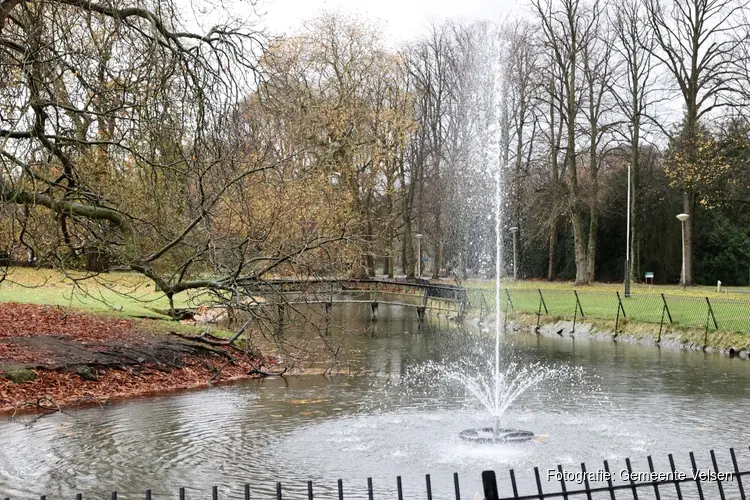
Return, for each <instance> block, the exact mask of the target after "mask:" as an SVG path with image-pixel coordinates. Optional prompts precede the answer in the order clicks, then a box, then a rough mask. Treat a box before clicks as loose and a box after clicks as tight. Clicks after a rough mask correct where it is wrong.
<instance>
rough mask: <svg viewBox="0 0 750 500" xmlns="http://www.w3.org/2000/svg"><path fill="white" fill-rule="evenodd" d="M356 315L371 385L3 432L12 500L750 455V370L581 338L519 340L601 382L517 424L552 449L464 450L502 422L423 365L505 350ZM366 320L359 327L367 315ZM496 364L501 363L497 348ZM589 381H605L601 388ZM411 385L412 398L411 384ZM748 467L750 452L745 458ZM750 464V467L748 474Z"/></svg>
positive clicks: (118, 407) (217, 400)
mask: <svg viewBox="0 0 750 500" xmlns="http://www.w3.org/2000/svg"><path fill="white" fill-rule="evenodd" d="M337 313H338V314H340V315H342V316H341V317H342V322H343V318H346V317H348V318H351V317H359V318H360V320H359V327H360V332H359V333H357V334H356V335H355V337H354V338H352V339H351V342H350V345H351V347H352V349H350V352H349V355H350V357H351V359H352V363H354V364H355V365H356V366H358V367H362V368H366V370H364V371H361V372H359V374H358V375H355V376H333V377H323V376H301V377H298V378H290V379H288V380H281V379H267V380H263V381H249V382H245V383H240V384H236V385H232V386H222V387H217V388H213V389H210V390H205V391H197V392H186V393H182V394H178V395H173V396H165V397H156V398H150V399H142V400H131V401H126V402H121V403H116V404H114V405H113V406H111V407H107V408H86V409H79V410H75V411H71V412H69V414H57V415H52V416H49V417H45V418H43V419H41V420H40V421H38V422H37V423H35V424H34V425H33V426H32V427H29V428H27V427H25V426H24V425H23V424H22V423H19V422H12V421H10V420H9V419H6V420H5V421H3V422H0V445H2V446H0V495H1V496H2V497H7V496H9V497H15V498H19V497H25V498H30V497H33V496H37V495H40V494H47V495H49V496H52V497H55V498H73V495H74V494H75V493H76V492H78V491H81V492H83V493H84V494H85V496H87V497H89V498H92V497H104V496H105V495H107V496H108V494H109V491H111V490H112V489H117V490H118V491H119V492H120V493H121V494H122V495H125V496H133V495H134V494H136V493H137V494H138V495H139V496H141V495H142V492H143V491H144V490H145V489H146V488H152V489H153V490H154V495H155V496H157V497H158V496H162V497H164V498H166V497H167V496H169V498H174V497H175V494H176V491H177V489H178V487H180V486H185V487H187V489H188V497H189V498H191V497H192V498H197V497H198V496H199V494H201V495H208V494H209V492H210V487H211V485H213V484H217V485H220V493H221V495H222V497H223V498H224V497H226V496H227V495H229V496H230V497H236V498H241V496H242V484H244V483H250V484H251V491H252V494H253V497H254V498H271V497H272V496H273V494H274V484H275V481H277V480H281V481H282V482H283V483H284V487H285V492H287V493H288V495H286V496H287V498H302V497H304V495H305V484H304V481H306V480H308V479H311V480H313V481H314V482H315V484H316V488H318V490H317V491H319V492H320V493H324V494H326V496H329V497H331V498H332V497H333V492H334V491H335V487H336V479H338V478H342V479H344V485H345V491H346V497H347V498H350V497H356V498H365V497H366V491H367V490H366V487H365V485H366V482H365V481H366V478H367V477H368V476H372V477H373V480H374V484H375V489H376V497H377V498H386V497H388V495H389V494H391V493H392V492H393V491H394V490H395V476H396V475H402V476H403V477H404V486H405V492H406V494H407V498H424V486H423V485H424V474H426V473H430V474H431V475H432V481H433V489H434V492H435V496H436V498H449V497H450V495H451V492H452V473H453V472H454V471H456V472H459V474H460V476H461V480H462V488H463V493H464V494H463V497H464V498H473V496H474V493H475V492H476V491H480V485H479V473H480V472H481V470H484V469H487V468H493V469H495V470H497V471H499V472H500V479H501V480H504V478H505V477H506V474H505V473H504V472H503V471H504V470H506V469H509V468H516V470H517V475H518V477H519V481H529V480H531V481H532V483H531V484H533V477H532V476H530V473H531V469H532V468H533V466H535V465H539V466H540V467H541V468H546V467H548V466H549V467H555V466H556V465H557V464H558V463H559V464H562V465H563V466H565V467H570V468H575V467H577V466H578V465H579V464H580V462H582V461H586V462H587V463H589V468H591V467H598V466H599V464H601V461H602V460H604V459H607V460H610V462H611V467H612V468H614V469H619V468H620V467H621V464H622V462H623V460H624V458H625V457H628V456H631V457H633V459H634V467H635V468H636V469H638V470H646V467H647V465H646V463H645V457H646V456H647V455H649V454H654V460H655V466H656V467H657V470H667V467H668V464H667V462H666V458H667V457H666V454H667V453H669V452H672V453H674V454H675V460H676V462H677V465H678V468H680V469H683V470H687V468H688V457H687V452H688V451H690V450H695V451H696V452H701V454H700V455H699V456H698V459H699V466H702V467H707V466H708V465H709V461H708V456H707V453H705V452H706V450H708V449H710V448H715V449H717V450H718V451H720V453H719V461H720V465H721V466H726V465H727V459H728V458H727V456H726V453H724V451H725V450H726V449H727V448H729V447H730V446H735V447H736V448H737V449H738V451H740V450H742V448H745V446H743V445H744V444H747V443H744V442H739V443H738V442H737V440H738V439H743V437H744V432H743V431H744V427H745V426H744V423H745V420H746V415H747V414H748V410H749V409H750V399H748V397H747V396H748V391H750V364H748V363H747V362H746V361H743V360H737V359H729V358H725V357H721V356H715V355H707V354H703V353H690V352H682V351H670V350H659V349H656V348H652V347H640V346H631V345H623V344H614V343H602V342H593V341H592V342H586V341H583V340H581V339H576V340H575V341H573V340H571V339H561V338H555V339H547V338H538V337H534V336H517V337H513V338H511V339H510V340H509V342H510V343H509V345H507V346H505V347H504V349H505V351H506V352H509V351H512V353H513V356H514V358H515V359H517V360H519V361H520V362H531V361H533V362H541V363H547V364H550V363H555V364H561V365H568V366H582V367H583V368H584V370H585V373H586V377H585V378H584V380H582V381H578V382H565V381H563V382H561V383H560V384H558V385H557V386H556V387H554V388H550V387H540V388H539V390H537V391H534V392H532V393H529V394H526V395H524V396H522V397H521V398H520V400H519V401H518V403H517V404H516V405H514V406H512V407H511V408H510V409H509V410H508V413H507V414H506V415H507V419H508V420H507V423H508V425H510V426H514V427H520V428H524V429H529V430H532V431H534V432H535V433H536V434H537V435H541V436H543V438H542V439H541V440H539V441H535V442H532V443H529V444H528V445H521V446H504V445H500V446H478V445H472V444H468V443H463V442H461V441H460V440H459V438H458V432H459V431H460V430H462V429H465V428H467V427H477V426H481V425H486V424H488V423H489V422H487V421H486V418H487V417H485V416H484V415H485V414H483V413H482V412H479V411H476V408H474V407H473V405H474V403H473V402H472V401H471V400H470V399H468V398H466V397H465V394H463V393H462V392H461V391H460V390H458V389H456V388H455V387H443V386H437V387H436V386H429V385H424V384H416V385H413V386H410V385H408V384H405V383H404V379H405V376H406V374H407V372H408V370H409V368H410V367H414V366H415V365H418V364H420V363H423V362H426V361H441V360H445V359H455V358H456V357H460V356H461V355H462V354H461V353H464V352H468V351H471V352H475V351H476V350H477V346H479V349H480V350H481V349H484V348H485V344H486V347H489V349H490V350H492V349H493V348H494V347H493V345H492V339H488V338H485V337H482V336H481V335H479V334H478V332H470V331H465V330H463V329H460V328H457V327H456V326H455V325H449V324H447V323H446V324H443V325H441V327H435V326H434V325H425V326H424V327H423V328H422V329H419V328H418V325H417V323H416V315H415V314H414V311H413V310H411V309H403V308H398V307H392V308H386V307H381V309H380V311H379V321H378V322H377V323H376V324H375V325H371V324H370V322H369V311H368V310H367V309H366V308H363V307H358V306H346V307H342V308H341V309H339V310H338V311H337ZM357 315H358V316H357ZM488 354H489V351H488ZM589 380H590V381H591V382H590V383H589ZM407 387H408V390H405V388H407ZM738 454H739V459H740V461H741V463H742V464H745V465H746V466H748V467H750V455H748V453H746V452H744V451H740V452H739V453H738ZM748 467H746V468H748Z"/></svg>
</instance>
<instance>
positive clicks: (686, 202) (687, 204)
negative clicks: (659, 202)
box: [682, 191, 695, 286]
mask: <svg viewBox="0 0 750 500" xmlns="http://www.w3.org/2000/svg"><path fill="white" fill-rule="evenodd" d="M682 202H683V206H682V209H683V211H684V212H685V213H686V214H688V215H690V217H689V218H688V220H686V221H685V283H687V284H688V285H690V286H692V285H694V284H695V282H694V281H693V224H694V223H695V210H693V208H694V207H695V192H694V191H685V192H684V193H683V196H682Z"/></svg>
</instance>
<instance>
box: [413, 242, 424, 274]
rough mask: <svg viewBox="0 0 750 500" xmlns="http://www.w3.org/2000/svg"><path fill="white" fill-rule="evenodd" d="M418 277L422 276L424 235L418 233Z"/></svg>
mask: <svg viewBox="0 0 750 500" xmlns="http://www.w3.org/2000/svg"><path fill="white" fill-rule="evenodd" d="M414 236H416V237H417V278H421V277H422V235H421V234H419V233H417V234H415V235H414Z"/></svg>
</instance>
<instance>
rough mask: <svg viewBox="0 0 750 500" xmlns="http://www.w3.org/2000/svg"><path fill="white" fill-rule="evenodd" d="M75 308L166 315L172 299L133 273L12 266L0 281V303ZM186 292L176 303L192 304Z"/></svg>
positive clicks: (138, 314)
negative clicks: (91, 273)
mask: <svg viewBox="0 0 750 500" xmlns="http://www.w3.org/2000/svg"><path fill="white" fill-rule="evenodd" d="M10 301H13V302H24V303H29V304H40V305H56V306H64V307H73V308H75V309H81V310H84V311H88V312H94V313H120V314H123V315H125V316H149V317H156V318H159V317H164V315H163V314H161V312H163V311H166V310H167V309H168V307H169V302H168V300H167V298H166V297H165V296H164V294H163V293H160V292H156V291H154V286H153V283H151V282H150V281H149V280H146V279H144V278H143V277H142V276H139V275H136V274H132V273H107V274H100V275H98V276H90V275H87V274H83V273H74V272H70V273H67V274H63V273H62V272H60V271H56V270H52V269H30V268H11V269H10V270H9V271H8V274H7V276H6V279H5V281H3V282H2V283H0V302H10ZM188 302H189V297H188V296H187V295H186V294H182V295H181V296H178V297H175V306H177V307H184V306H186V305H188Z"/></svg>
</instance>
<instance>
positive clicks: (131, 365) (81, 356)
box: [0, 302, 272, 413]
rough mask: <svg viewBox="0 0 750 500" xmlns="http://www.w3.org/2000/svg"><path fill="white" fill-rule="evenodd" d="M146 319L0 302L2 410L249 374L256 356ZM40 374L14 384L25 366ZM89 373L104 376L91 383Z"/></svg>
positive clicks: (183, 386) (160, 389)
mask: <svg viewBox="0 0 750 500" xmlns="http://www.w3.org/2000/svg"><path fill="white" fill-rule="evenodd" d="M148 326H149V322H148V321H145V320H130V319H121V318H117V317H112V316H97V315H92V314H86V313H80V312H71V311H70V310H66V309H62V308H60V307H54V306H39V305H32V304H18V303H13V302H6V303H0V413H7V412H14V411H17V410H19V409H28V408H39V407H44V408H57V407H61V406H67V405H71V404H78V403H96V402H98V403H103V402H107V401H110V400H112V399H117V398H125V397H131V396H136V395H142V394H148V393H153V392H164V391H170V390H175V389H187V388H195V387H201V386H206V385H208V384H210V383H217V382H226V381H230V380H237V379H241V378H249V377H250V375H249V373H250V372H251V371H252V370H253V369H254V368H257V367H258V365H259V364H260V362H261V361H264V362H265V363H266V364H272V363H271V362H270V360H261V359H259V358H258V357H256V356H254V355H252V354H251V353H245V352H242V351H241V350H239V349H236V348H230V347H228V346H220V345H206V344H202V343H198V342H195V341H192V340H188V339H185V338H182V337H177V336H174V335H168V334H166V335H165V334H152V333H150V332H149V328H148ZM19 368H21V369H28V370H32V371H33V372H34V373H35V374H36V378H35V379H34V380H32V381H28V382H24V383H14V382H13V381H11V380H10V379H8V378H7V377H6V375H7V374H8V372H12V371H14V370H17V369H19ZM82 369H83V370H85V371H86V372H87V373H86V374H87V375H89V376H90V375H93V378H96V379H97V380H86V379H84V377H83V376H82V375H81V374H80V372H81V370H82Z"/></svg>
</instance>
